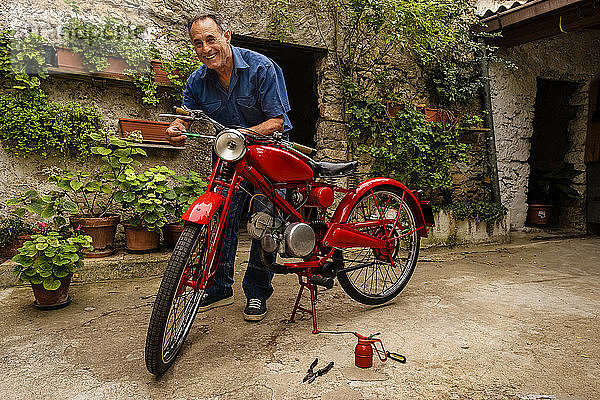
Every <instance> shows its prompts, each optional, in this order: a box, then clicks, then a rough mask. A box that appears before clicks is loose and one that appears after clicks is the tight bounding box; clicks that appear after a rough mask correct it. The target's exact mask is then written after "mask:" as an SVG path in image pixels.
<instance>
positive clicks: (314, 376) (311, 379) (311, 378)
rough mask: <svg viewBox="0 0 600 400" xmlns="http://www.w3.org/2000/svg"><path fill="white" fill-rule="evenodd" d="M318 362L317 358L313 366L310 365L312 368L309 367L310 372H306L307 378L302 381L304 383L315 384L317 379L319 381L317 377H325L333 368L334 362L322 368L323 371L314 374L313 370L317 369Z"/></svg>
mask: <svg viewBox="0 0 600 400" xmlns="http://www.w3.org/2000/svg"><path fill="white" fill-rule="evenodd" d="M318 362H319V358H315V361H313V362H312V364H310V367H308V371H306V372H307V373H306V376H305V377H304V379H302V382H308V383H312V382H314V380H315V379H317V377H319V376H321V375H325V374H326V373H327V372H329V370H330V369H331V368H332V367H333V361H332V362H330V363H329V364H327V365H326V366H325V367H324V368H321V369H319V370H317V372H314V371H313V368H315V367H316V366H317V363H318Z"/></svg>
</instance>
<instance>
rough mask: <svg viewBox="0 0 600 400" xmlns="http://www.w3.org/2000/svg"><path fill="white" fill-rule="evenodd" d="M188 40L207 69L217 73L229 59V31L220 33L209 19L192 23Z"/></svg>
mask: <svg viewBox="0 0 600 400" xmlns="http://www.w3.org/2000/svg"><path fill="white" fill-rule="evenodd" d="M190 38H191V39H192V44H193V45H194V49H195V50H196V54H198V57H199V58H200V61H202V62H203V63H204V64H205V65H206V66H207V67H208V68H210V69H214V70H217V71H218V70H219V69H223V68H224V67H225V65H226V64H227V61H228V60H229V59H231V48H230V47H229V42H230V41H231V31H225V32H221V31H220V30H219V27H218V26H217V24H216V23H215V21H213V20H212V19H211V18H205V19H201V20H198V21H196V22H194V24H193V25H192V28H191V29H190Z"/></svg>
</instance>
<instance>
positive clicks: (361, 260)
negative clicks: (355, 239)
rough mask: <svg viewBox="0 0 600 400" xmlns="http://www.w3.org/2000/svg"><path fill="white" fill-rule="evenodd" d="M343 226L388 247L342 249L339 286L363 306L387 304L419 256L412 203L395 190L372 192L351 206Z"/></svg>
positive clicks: (383, 189) (389, 188)
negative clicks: (351, 225)
mask: <svg viewBox="0 0 600 400" xmlns="http://www.w3.org/2000/svg"><path fill="white" fill-rule="evenodd" d="M346 222H347V223H349V224H355V229H357V230H359V231H361V232H364V233H368V234H369V235H372V236H375V237H377V238H379V239H382V240H385V241H387V242H388V246H387V248H385V249H372V248H349V249H344V250H343V251H342V257H343V268H344V269H346V271H341V272H339V273H338V279H339V281H340V285H341V286H342V288H343V289H344V291H345V292H346V293H348V295H349V296H350V297H352V298H353V299H354V300H356V301H358V302H360V303H363V304H383V303H385V302H387V301H390V300H391V299H393V298H394V297H396V296H397V295H398V294H399V293H400V292H401V291H402V289H404V287H405V286H406V284H407V283H408V280H409V279H410V277H411V275H412V273H413V271H414V269H415V265H416V263H417V258H418V256H419V241H420V237H419V233H418V231H417V218H416V211H415V206H414V205H413V201H412V199H411V198H410V197H409V195H408V193H407V192H405V191H403V190H401V189H399V188H396V187H389V186H385V187H378V188H375V189H373V190H371V191H369V192H367V193H365V194H364V195H363V196H362V197H361V198H360V199H359V200H358V201H357V202H356V203H355V204H354V206H353V207H352V210H351V211H350V214H349V216H348V220H347V221H346ZM353 268H354V269H353Z"/></svg>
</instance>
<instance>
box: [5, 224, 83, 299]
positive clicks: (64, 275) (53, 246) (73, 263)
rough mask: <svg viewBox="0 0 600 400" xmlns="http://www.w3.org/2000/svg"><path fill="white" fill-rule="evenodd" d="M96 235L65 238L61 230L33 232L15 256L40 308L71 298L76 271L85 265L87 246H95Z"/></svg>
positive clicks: (17, 272) (17, 269)
mask: <svg viewBox="0 0 600 400" xmlns="http://www.w3.org/2000/svg"><path fill="white" fill-rule="evenodd" d="M91 243H92V238H91V237H89V236H87V235H76V236H74V237H69V238H65V237H63V236H62V235H61V234H60V233H58V232H48V233H46V234H38V235H33V236H32V237H31V240H30V241H27V242H25V243H24V244H23V247H21V248H20V249H19V253H18V254H17V255H16V256H14V257H13V258H12V260H13V261H14V262H15V263H17V265H16V266H15V268H14V270H13V273H14V274H15V275H16V276H17V277H18V278H19V283H22V282H29V283H31V288H32V289H33V294H34V296H35V302H34V305H35V306H36V307H38V308H40V309H57V308H62V307H65V306H67V305H68V304H69V303H70V302H71V298H70V297H69V295H68V291H69V285H70V284H71V277H72V276H73V272H74V271H75V270H76V269H77V268H79V267H81V266H82V265H83V261H82V259H83V250H85V249H91V248H92V244H91Z"/></svg>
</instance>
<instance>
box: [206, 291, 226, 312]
mask: <svg viewBox="0 0 600 400" xmlns="http://www.w3.org/2000/svg"><path fill="white" fill-rule="evenodd" d="M230 304H233V290H231V289H229V290H228V291H226V292H225V293H219V294H214V295H209V294H207V293H204V294H203V295H202V300H200V306H199V307H198V312H204V311H208V310H212V309H213V308H217V307H223V306H228V305H230Z"/></svg>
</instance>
